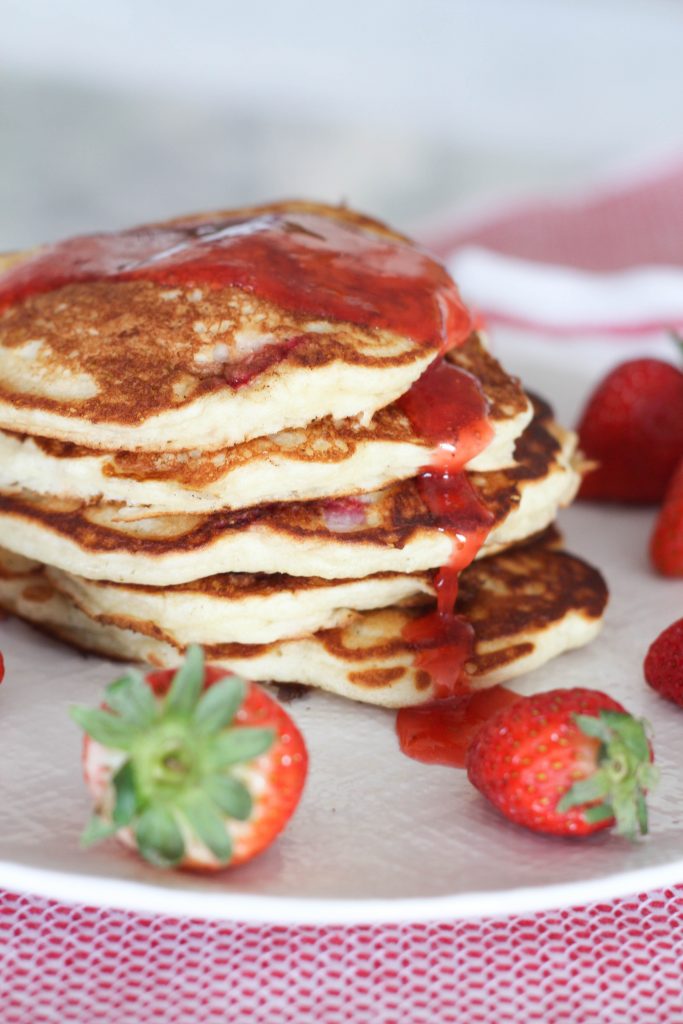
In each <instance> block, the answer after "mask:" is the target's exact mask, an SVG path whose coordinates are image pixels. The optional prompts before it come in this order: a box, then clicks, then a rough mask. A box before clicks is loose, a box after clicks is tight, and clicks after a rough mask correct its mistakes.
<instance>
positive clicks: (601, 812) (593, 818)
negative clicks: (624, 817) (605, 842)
mask: <svg viewBox="0 0 683 1024" xmlns="http://www.w3.org/2000/svg"><path fill="white" fill-rule="evenodd" d="M583 816H584V818H585V819H586V821H587V822H588V823H589V824H591V825H594V824H597V822H599V821H608V819H609V818H613V817H614V813H613V811H612V808H611V807H610V805H609V804H596V805H595V807H587V808H586V810H585V811H584V814H583Z"/></svg>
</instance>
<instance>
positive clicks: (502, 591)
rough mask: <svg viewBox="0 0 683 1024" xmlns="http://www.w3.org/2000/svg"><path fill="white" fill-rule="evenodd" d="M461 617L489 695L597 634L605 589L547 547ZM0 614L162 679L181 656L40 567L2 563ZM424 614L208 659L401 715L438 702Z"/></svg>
mask: <svg viewBox="0 0 683 1024" xmlns="http://www.w3.org/2000/svg"><path fill="white" fill-rule="evenodd" d="M460 583H461V585H460V596H459V599H458V606H457V610H458V611H459V612H460V613H461V614H462V615H464V616H465V617H466V618H467V619H468V620H469V621H470V623H471V624H472V626H473V628H474V632H475V646H474V653H473V657H472V659H471V661H470V662H468V666H467V668H468V671H469V675H470V686H471V688H473V689H479V688H483V687H486V686H492V685H494V684H496V683H501V682H505V681H506V680H509V679H512V678H514V677H515V676H518V675H520V674H521V673H523V672H527V671H531V670H532V669H535V668H538V667H539V666H540V665H542V664H544V663H545V662H547V661H549V660H550V659H551V658H554V657H556V656H557V655H559V654H561V653H562V652H563V651H566V650H570V649H571V648H574V647H578V646H581V645H583V644H585V643H588V642H589V641H590V640H592V639H593V637H594V636H595V635H596V634H597V632H598V630H599V628H600V625H601V621H602V614H603V611H604V607H605V604H606V601H607V589H606V586H605V583H604V580H603V579H602V577H601V576H600V574H599V573H598V572H597V571H596V570H595V569H593V568H591V567H590V566H589V565H587V564H586V563H585V562H583V561H581V560H580V559H578V558H576V557H574V556H572V555H570V554H567V553H565V552H561V551H556V550H552V549H550V548H548V547H547V546H545V545H544V544H542V543H539V544H532V545H529V546H527V547H525V548H521V549H517V550H515V551H511V552H507V553H503V554H499V555H497V556H495V557H492V558H487V559H485V560H483V561H481V562H477V563H475V564H474V565H472V566H470V568H469V569H467V570H466V571H465V572H464V573H463V574H462V576H461V580H460ZM0 606H2V607H4V608H5V609H6V610H7V611H10V612H13V613H15V614H17V615H19V616H20V617H22V618H24V619H26V620H27V621H29V622H33V623H35V624H37V625H39V626H41V627H42V628H43V629H45V630H47V631H48V632H51V633H52V634H54V635H56V636H58V637H60V638H61V639H63V640H66V641H67V642H68V643H71V644H73V645H74V646H76V647H78V648H80V649H82V650H86V651H94V652H97V653H99V654H103V655H105V656H107V657H113V658H118V659H121V660H125V661H137V662H147V663H149V664H152V665H155V666H158V667H172V666H175V665H177V664H179V662H180V660H181V657H182V652H181V651H180V650H178V649H177V648H176V647H174V646H172V645H170V644H169V643H167V642H164V641H163V640H159V639H155V638H152V637H146V636H143V635H141V634H139V633H137V632H134V631H133V630H130V629H121V628H119V627H117V626H112V625H103V624H102V623H99V622H97V621H95V620H93V619H90V618H89V617H88V616H87V615H85V614H84V613H83V612H82V611H81V610H80V609H79V608H77V607H76V605H74V604H73V603H72V602H71V601H70V600H69V599H68V598H66V597H65V596H63V595H62V594H60V593H59V592H58V591H57V590H56V589H55V588H54V587H53V586H52V584H51V583H50V581H49V579H48V577H47V576H46V575H45V573H44V572H43V571H42V569H41V568H40V566H36V565H35V564H32V563H29V562H25V563H24V562H23V561H21V560H17V558H16V556H10V558H9V559H8V558H7V556H6V555H5V554H4V553H0ZM424 612H425V608H424V607H417V608H416V607H394V608H384V609H381V610H378V611H371V612H361V613H358V614H357V615H355V616H354V617H353V619H352V620H351V621H350V622H349V623H347V624H346V625H344V626H342V627H337V628H334V629H329V630H323V631H321V632H319V633H317V634H315V635H313V636H307V637H303V638H299V639H294V640H281V641H278V642H276V643H271V644H261V645H259V646H251V647H250V646H244V645H240V644H229V645H221V646H214V647H209V648H208V649H207V657H208V659H209V661H211V662H214V663H217V664H221V665H224V666H225V667H226V668H230V669H232V670H233V671H235V672H239V673H240V674H242V675H244V676H246V677H247V678H250V679H256V680H260V681H265V682H270V681H275V682H285V683H288V682H295V683H304V684H308V685H311V686H315V687H319V688H321V689H323V690H328V691H330V692H332V693H335V694H338V695H340V696H343V697H348V698H351V699H353V700H358V701H362V702H365V703H369V704H377V705H381V706H383V707H389V708H396V707H406V706H410V705H414V704H420V703H424V702H425V701H427V700H429V699H431V698H432V697H433V696H434V689H433V684H432V682H431V680H430V677H429V676H428V675H427V674H426V673H425V672H424V671H423V670H422V669H421V668H420V667H419V666H418V665H417V663H416V651H415V648H414V646H412V645H411V644H410V643H409V642H407V641H406V640H405V639H404V637H403V635H402V633H403V630H404V629H405V627H406V625H407V624H408V623H410V622H412V621H413V620H414V619H415V618H416V617H417V616H418V615H421V614H424Z"/></svg>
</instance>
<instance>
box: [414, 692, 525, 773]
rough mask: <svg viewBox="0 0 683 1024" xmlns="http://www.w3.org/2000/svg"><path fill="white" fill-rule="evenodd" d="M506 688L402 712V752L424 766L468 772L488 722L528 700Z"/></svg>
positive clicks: (423, 705)
mask: <svg viewBox="0 0 683 1024" xmlns="http://www.w3.org/2000/svg"><path fill="white" fill-rule="evenodd" d="M524 699H525V698H523V697H520V695H519V694H517V693H513V692H512V691H511V690H508V689H506V688H505V687H504V686H493V687H491V689H489V690H479V691H478V692H477V693H470V694H467V695H465V696H461V697H451V699H450V700H441V701H438V702H435V703H432V704H422V705H420V706H419V707H415V708H401V710H400V711H399V713H398V715H397V718H396V732H397V735H398V742H399V746H400V748H401V751H402V752H403V753H404V754H407V755H408V757H412V758H413V759H414V760H415V761H422V762H423V763H424V764H445V765H449V766H452V767H454V768H464V767H465V762H466V759H467V751H468V749H469V746H470V744H471V742H472V740H473V739H474V737H475V736H476V735H477V733H478V732H479V730H480V729H481V727H482V726H483V725H484V723H485V722H487V721H488V720H489V718H492V717H493V715H495V714H496V713H497V712H498V711H500V710H501V709H502V708H506V707H508V705H510V704H513V703H514V702H515V701H518V700H524Z"/></svg>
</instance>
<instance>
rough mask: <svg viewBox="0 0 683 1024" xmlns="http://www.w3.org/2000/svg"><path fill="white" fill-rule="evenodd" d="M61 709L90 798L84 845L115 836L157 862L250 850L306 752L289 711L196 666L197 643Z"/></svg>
mask: <svg viewBox="0 0 683 1024" xmlns="http://www.w3.org/2000/svg"><path fill="white" fill-rule="evenodd" d="M71 715H72V718H73V719H74V720H75V721H76V722H77V723H78V724H79V725H80V726H82V728H83V729H84V730H85V732H86V738H85V745H84V751H83V767H84V774H85V780H86V783H87V785H88V788H89V789H90V792H91V793H92V795H93V797H94V800H95V815H94V816H93V818H92V819H91V821H90V824H89V825H88V827H87V828H86V830H85V833H84V835H83V843H84V844H85V845H90V844H91V843H94V842H97V841H98V840H100V839H103V838H105V837H107V836H111V835H116V836H117V837H118V838H119V839H121V840H122V841H123V842H124V843H126V844H127V845H128V846H131V847H133V848H134V849H137V850H138V852H139V853H140V854H141V855H142V856H143V857H144V858H145V859H146V860H148V861H150V862H151V863H152V864H155V865H157V866H159V867H182V868H200V869H204V870H210V871H211V870H218V869H219V868H223V867H227V866H228V865H232V864H239V863H241V862H242V861H245V860H248V859H249V858H250V857H253V856H254V855H255V854H257V853H260V852H261V850H263V849H264V848H265V847H266V846H268V844H269V843H271V842H272V841H273V839H274V838H275V836H276V835H277V834H278V833H279V832H280V831H281V830H282V829H283V828H284V826H285V825H286V823H287V821H288V820H289V818H290V817H291V815H292V814H293V812H294V810H295V808H296V806H297V804H298V802H299V798H300V796H301V791H302V789H303V785H304V780H305V777H306V767H307V754H306V748H305V746H304V742H303V739H302V737H301V734H300V733H299V731H298V729H297V728H296V726H295V725H294V723H293V722H292V720H291V718H290V717H289V715H288V714H287V713H286V712H285V711H284V710H283V708H281V707H280V705H279V704H278V703H277V702H276V701H275V700H273V699H272V698H271V697H269V696H268V695H267V694H266V693H265V691H264V690H262V689H261V688H260V687H258V686H255V685H254V684H253V683H245V682H244V681H243V680H241V679H239V678H238V677H237V676H234V675H231V674H230V673H228V672H224V671H222V670H219V669H216V668H213V669H212V668H208V669H206V670H205V668H204V656H203V652H202V650H201V648H200V647H196V646H195V647H190V648H189V649H188V652H187V658H186V660H185V663H184V664H183V665H182V666H181V668H179V669H178V671H177V672H173V671H170V672H154V673H151V674H150V675H148V676H147V678H146V679H143V677H142V676H141V675H140V674H139V673H138V672H134V671H130V672H127V673H126V675H124V676H123V677H122V678H120V679H118V680H117V681H116V682H114V683H112V684H111V685H110V686H109V687H108V688H107V690H106V704H105V705H104V706H103V707H102V708H99V709H91V708H84V707H74V708H72V709H71Z"/></svg>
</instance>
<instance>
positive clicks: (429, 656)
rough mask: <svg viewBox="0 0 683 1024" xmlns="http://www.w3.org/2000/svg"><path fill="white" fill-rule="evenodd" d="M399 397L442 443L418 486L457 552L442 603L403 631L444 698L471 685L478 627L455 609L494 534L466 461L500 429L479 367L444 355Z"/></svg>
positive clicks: (442, 583) (441, 583)
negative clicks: (461, 581)
mask: <svg viewBox="0 0 683 1024" xmlns="http://www.w3.org/2000/svg"><path fill="white" fill-rule="evenodd" d="M399 404H400V406H401V408H402V409H403V411H404V412H405V414H406V415H407V416H408V418H409V419H410V421H411V423H412V425H413V427H414V429H415V430H416V432H417V433H418V434H420V436H421V437H423V438H424V439H425V440H426V441H428V442H429V443H431V444H433V445H434V451H433V453H432V457H431V459H430V463H429V465H427V466H424V467H423V469H422V471H421V473H420V475H419V477H418V487H419V490H420V495H421V497H422V500H423V502H424V503H425V505H426V506H427V508H428V509H429V510H430V512H431V513H432V516H433V520H434V523H435V524H436V525H437V527H438V528H439V529H441V530H443V531H444V532H445V533H447V534H448V535H449V537H450V538H451V544H452V549H451V557H450V558H449V560H448V562H447V563H446V565H444V566H443V567H442V568H441V569H440V570H439V572H438V573H437V575H436V579H435V585H436V593H437V610H436V611H435V612H432V613H430V614H429V615H425V616H422V617H421V618H419V619H414V620H413V621H412V622H410V623H408V625H407V626H406V627H405V628H404V630H403V638H404V639H405V640H406V641H408V643H409V644H410V646H411V647H412V648H413V650H414V651H415V663H416V665H417V667H418V668H419V669H422V670H423V671H425V672H427V674H428V675H429V676H430V677H431V679H432V682H433V684H434V693H435V696H436V697H438V698H447V697H451V696H453V694H455V693H461V692H462V691H463V689H466V688H467V681H466V673H465V665H466V663H467V661H468V660H469V658H470V656H471V653H472V648H473V643H474V634H473V630H472V627H471V626H470V625H469V623H467V622H466V621H465V620H464V619H463V618H462V616H459V615H456V614H455V611H454V609H455V602H456V599H457V596H458V576H459V574H460V573H461V572H462V570H463V569H465V568H466V567H467V566H468V565H469V564H470V562H471V561H472V560H473V559H474V557H475V556H476V554H477V552H478V551H479V548H480V547H481V545H482V544H483V543H484V541H485V540H486V537H487V535H488V533H489V530H490V528H491V523H492V519H493V517H492V515H491V513H490V512H489V511H488V509H487V508H486V507H485V506H484V505H483V504H482V502H481V501H480V499H479V497H478V495H477V494H476V492H475V490H474V488H473V487H472V485H471V484H470V482H469V480H468V478H467V475H466V473H465V472H464V467H465V465H466V463H468V462H469V461H470V460H471V459H473V458H474V457H475V456H476V455H478V454H479V452H481V451H483V449H484V448H485V447H486V445H487V444H488V443H489V441H490V440H491V437H492V436H493V430H492V428H491V425H490V424H489V422H488V420H487V418H486V414H487V411H488V407H487V402H486V398H485V396H484V394H483V393H482V390H481V387H480V386H479V382H478V381H477V380H476V378H475V377H473V376H472V375H471V374H469V373H467V372H466V371H464V370H461V369H459V368H458V367H456V366H453V365H452V364H451V363H449V362H447V361H446V360H444V359H438V360H436V361H435V362H434V363H432V365H431V366H430V367H429V368H428V369H427V371H426V372H425V373H424V374H423V375H422V377H421V378H420V379H419V380H418V381H417V382H416V383H415V384H414V385H413V387H412V388H411V389H410V391H408V392H407V393H406V394H405V395H404V396H403V397H402V398H401V399H399Z"/></svg>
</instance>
